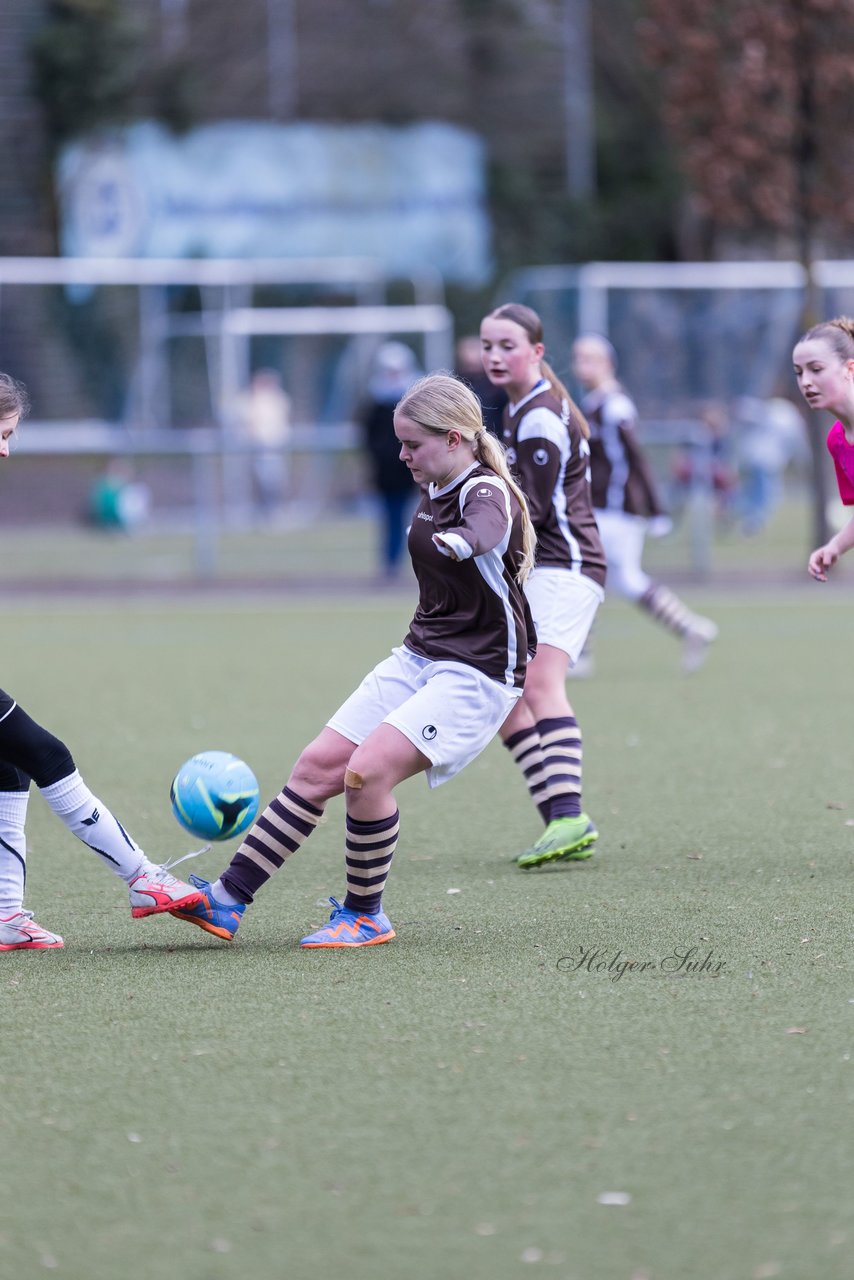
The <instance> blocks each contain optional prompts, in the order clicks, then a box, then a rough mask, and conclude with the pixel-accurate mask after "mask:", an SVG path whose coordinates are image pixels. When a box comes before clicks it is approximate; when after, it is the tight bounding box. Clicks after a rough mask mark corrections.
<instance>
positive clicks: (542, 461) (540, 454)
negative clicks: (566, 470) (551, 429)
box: [534, 449, 549, 467]
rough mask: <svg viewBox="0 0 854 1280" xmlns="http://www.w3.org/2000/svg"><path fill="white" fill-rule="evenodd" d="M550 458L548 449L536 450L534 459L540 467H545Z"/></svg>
mask: <svg viewBox="0 0 854 1280" xmlns="http://www.w3.org/2000/svg"><path fill="white" fill-rule="evenodd" d="M548 460H549V455H548V450H547V449H535V450H534V461H535V462H536V464H537V466H538V467H544V466H545V465H546V463H547V462H548Z"/></svg>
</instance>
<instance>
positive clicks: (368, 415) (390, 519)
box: [359, 342, 421, 581]
mask: <svg viewBox="0 0 854 1280" xmlns="http://www.w3.org/2000/svg"><path fill="white" fill-rule="evenodd" d="M420 376H421V369H420V368H419V365H418V361H417V359H416V357H415V353H414V352H413V351H412V350H411V349H410V348H409V347H407V346H406V345H405V343H403V342H384V343H383V344H382V346H381V347H380V348H379V350H378V351H377V353H376V356H375V357H374V369H373V373H372V375H371V378H370V381H369V382H368V394H367V397H366V399H365V401H364V403H363V405H362V409H361V412H360V415H359V417H360V422H361V426H362V438H363V442H364V446H365V450H366V452H367V455H368V458H369V461H370V466H371V480H372V482H373V486H374V489H375V491H376V493H377V496H378V497H379V500H380V504H381V518H382V528H381V535H382V537H381V547H380V559H381V567H382V573H383V576H384V578H385V579H386V580H387V581H393V580H394V579H395V578H396V577H397V576H398V574H399V572H400V568H401V563H402V559H403V551H404V541H405V534H406V524H407V519H408V516H409V510H410V507H411V506H412V504H413V501H414V498H415V495H416V493H417V488H416V486H415V484H414V483H413V480H412V476H411V475H410V473H409V470H408V468H407V467H406V466H405V465H404V464H403V463H402V462H401V460H400V444H399V443H398V439H397V436H396V435H395V434H394V409H395V405H396V404H397V402H398V400H400V398H401V397H402V396H403V395H405V394H406V392H407V391H408V390H409V388H410V387H411V386H412V384H413V383H414V382H415V381H416V380H417V379H418V378H419V377H420Z"/></svg>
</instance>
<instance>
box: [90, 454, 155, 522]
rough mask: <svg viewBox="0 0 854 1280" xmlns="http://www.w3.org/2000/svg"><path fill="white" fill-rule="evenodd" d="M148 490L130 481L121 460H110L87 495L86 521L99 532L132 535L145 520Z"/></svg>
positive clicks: (129, 475)
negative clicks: (106, 531)
mask: <svg viewBox="0 0 854 1280" xmlns="http://www.w3.org/2000/svg"><path fill="white" fill-rule="evenodd" d="M150 510H151V491H150V490H149V488H148V485H147V484H143V483H142V482H141V481H140V480H135V479H134V478H133V471H132V469H131V466H130V464H129V463H128V462H127V461H126V460H125V459H124V458H112V459H110V461H109V462H108V463H107V464H106V466H105V467H104V470H103V471H102V472H101V474H100V475H99V476H98V477H97V478H96V480H95V483H94V484H93V486H92V489H91V492H90V494H89V519H90V520H91V522H92V524H94V525H95V526H96V527H97V528H99V529H122V530H123V531H124V532H125V533H132V532H133V531H134V530H135V529H138V528H139V527H140V526H141V525H142V524H144V523H145V521H146V520H147V519H148V514H149V512H150Z"/></svg>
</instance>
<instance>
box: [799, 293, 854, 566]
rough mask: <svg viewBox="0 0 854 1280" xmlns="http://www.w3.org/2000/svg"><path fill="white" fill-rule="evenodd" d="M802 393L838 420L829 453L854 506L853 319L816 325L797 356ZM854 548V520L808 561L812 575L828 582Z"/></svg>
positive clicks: (843, 490) (846, 499)
mask: <svg viewBox="0 0 854 1280" xmlns="http://www.w3.org/2000/svg"><path fill="white" fill-rule="evenodd" d="M792 363H793V364H794V367H795V377H796V378H797V380H798V388H799V390H800V392H801V395H802V396H803V397H804V399H805V400H806V402H807V404H808V405H809V407H810V408H811V409H827V411H828V412H829V413H832V414H833V416H834V417H835V418H836V421H835V422H834V424H833V426H832V427H831V428H830V431H829V433H828V436H827V448H828V452H829V453H830V456H831V457H832V458H833V463H834V466H835V468H836V482H837V484H838V486H839V496H840V498H841V499H842V501H843V503H844V504H845V506H848V507H850V506H854V320H852V319H850V318H849V317H848V316H837V317H836V319H834V320H825V321H823V322H822V323H821V324H817V325H814V326H813V328H812V329H809V330H808V331H807V332H806V333H805V334H804V335H803V337H802V338H800V339H799V340H798V343H797V345H796V346H795V349H794V351H793V353H792ZM852 547H854V517H852V519H851V520H849V521H848V523H847V524H846V525H845V526H844V527H843V528H842V529H840V531H839V533H837V534H834V536H833V537H832V538H831V539H830V541H829V542H826V543H825V544H824V546H823V547H816V549H815V551H814V552H813V553H812V555H811V556H810V558H809V572H810V575H811V576H812V577H813V578H815V579H816V580H817V581H818V582H826V581H827V571H828V569H831V568H832V567H833V565H835V564H836V561H837V560H838V559H839V557H840V556H842V555H844V554H845V552H846V551H850V550H851V548H852Z"/></svg>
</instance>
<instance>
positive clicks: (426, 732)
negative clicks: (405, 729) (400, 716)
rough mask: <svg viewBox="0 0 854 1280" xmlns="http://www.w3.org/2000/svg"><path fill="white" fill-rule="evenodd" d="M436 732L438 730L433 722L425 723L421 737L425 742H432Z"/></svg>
mask: <svg viewBox="0 0 854 1280" xmlns="http://www.w3.org/2000/svg"><path fill="white" fill-rule="evenodd" d="M438 732H439V730H438V729H437V728H436V726H435V725H434V724H425V726H424V728H423V729H422V730H421V737H422V738H423V739H424V740H425V742H432V741H433V739H434V738H435V736H436V734H437V733H438Z"/></svg>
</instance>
